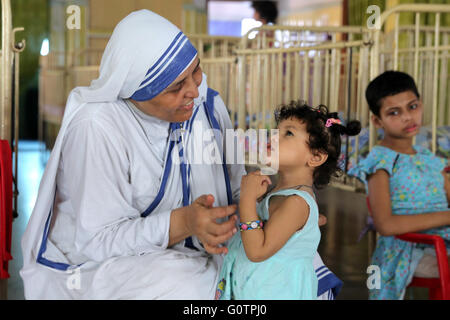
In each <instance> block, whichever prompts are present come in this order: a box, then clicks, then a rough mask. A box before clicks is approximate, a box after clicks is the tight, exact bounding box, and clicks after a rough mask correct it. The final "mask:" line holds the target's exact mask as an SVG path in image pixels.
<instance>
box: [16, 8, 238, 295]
mask: <svg viewBox="0 0 450 320" xmlns="http://www.w3.org/2000/svg"><path fill="white" fill-rule="evenodd" d="M199 64H200V61H199V58H198V56H197V51H196V49H195V48H194V47H193V46H192V44H191V43H190V41H189V40H188V39H187V37H186V36H185V35H184V34H183V33H182V32H181V31H180V30H179V29H178V28H177V27H175V26H174V25H173V24H172V23H170V22H169V21H167V20H166V19H164V18H162V17H161V16H159V15H157V14H155V13H153V12H151V11H148V10H140V11H137V12H133V13H131V14H130V15H128V16H127V17H126V18H124V19H123V20H122V21H121V22H120V23H119V24H118V25H117V26H116V28H115V29H114V31H113V34H112V36H111V38H110V40H109V42H108V44H107V47H106V49H105V52H104V54H103V57H102V61H101V65H100V75H99V78H98V79H96V80H94V81H92V83H91V85H90V87H78V88H75V89H74V90H72V92H71V93H70V95H69V98H68V101H67V104H66V108H65V112H64V117H63V121H62V124H61V128H60V131H59V133H58V137H57V139H56V142H55V146H54V148H53V150H52V153H51V156H50V158H49V161H48V163H47V166H46V169H45V172H44V175H43V178H42V181H41V184H40V186H39V192H38V197H37V200H36V204H35V207H34V209H33V212H32V215H31V217H30V220H29V223H28V225H27V228H26V231H25V233H24V236H23V238H22V251H23V257H24V265H23V268H22V269H21V272H20V275H21V277H22V279H23V282H24V289H25V298H26V299H213V298H214V294H215V286H216V283H217V277H218V269H219V268H220V265H221V262H222V255H221V254H222V253H226V250H227V249H226V247H224V246H222V245H221V243H224V242H225V241H226V240H228V239H229V238H230V237H231V236H232V235H233V233H234V232H236V227H235V223H236V219H237V217H236V215H235V210H236V206H235V205H234V204H233V203H236V202H237V201H238V200H237V199H238V197H239V186H240V180H241V176H242V175H243V174H245V169H244V165H243V164H235V165H225V164H224V163H223V162H222V163H221V162H220V161H216V160H217V155H215V154H212V152H209V153H208V152H203V150H205V149H208V150H213V149H211V148H207V147H208V146H209V145H210V144H211V143H215V144H216V147H217V148H219V150H220V152H223V154H224V153H225V151H226V150H222V149H221V148H222V147H223V146H222V143H220V141H219V140H216V138H217V139H221V137H216V136H215V135H210V137H209V138H210V139H208V135H206V134H205V132H206V129H211V130H214V131H213V132H224V130H226V129H231V128H232V125H231V121H230V118H229V115H228V112H227V109H226V107H225V105H224V103H223V100H222V99H221V98H220V96H219V95H218V94H217V92H215V91H213V90H212V89H209V88H208V86H207V83H206V76H205V75H204V74H203V73H202V70H201V68H200V65H199ZM205 137H206V138H205ZM199 153H200V154H201V155H202V157H200V161H199V159H198V157H197V159H193V158H194V156H198V154H199ZM208 157H212V159H208ZM194 160H196V161H194Z"/></svg>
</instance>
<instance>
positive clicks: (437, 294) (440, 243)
mask: <svg viewBox="0 0 450 320" xmlns="http://www.w3.org/2000/svg"><path fill="white" fill-rule="evenodd" d="M366 201H367V208H368V210H369V218H368V227H367V228H366V229H368V230H372V232H373V233H376V231H375V226H374V225H373V220H372V211H371V208H370V202H369V197H366ZM370 223H371V224H372V225H371V226H369V224H370ZM395 238H397V239H400V240H403V241H408V242H412V243H422V244H428V245H432V246H434V249H435V251H436V258H437V265H438V271H439V278H421V277H413V279H412V281H411V283H410V284H409V286H408V287H421V288H428V298H429V299H430V300H450V270H449V265H448V260H447V249H446V247H445V243H444V239H443V238H442V237H440V236H438V235H430V234H423V233H405V234H402V235H397V236H395ZM370 255H371V254H370Z"/></svg>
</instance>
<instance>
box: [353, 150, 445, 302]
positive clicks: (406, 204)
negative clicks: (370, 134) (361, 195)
mask: <svg viewBox="0 0 450 320" xmlns="http://www.w3.org/2000/svg"><path fill="white" fill-rule="evenodd" d="M414 149H415V150H416V152H417V153H416V154H414V155H409V154H403V153H398V152H395V151H393V150H391V149H389V148H386V147H383V146H375V147H374V148H373V149H372V151H371V152H370V153H369V155H368V156H367V158H365V159H364V160H362V161H361V162H360V163H359V164H358V165H357V166H355V167H353V168H352V169H351V170H350V171H349V172H348V174H349V175H352V176H355V177H357V178H358V179H360V180H361V181H363V182H364V183H365V185H366V191H367V178H368V176H369V175H371V174H373V173H375V172H376V171H378V170H385V171H386V172H387V173H388V174H389V185H390V188H389V189H390V190H389V192H390V196H391V206H392V214H398V215H407V214H410V215H412V214H421V213H427V212H438V211H446V210H448V202H447V196H446V193H445V189H444V177H443V175H442V171H443V170H444V167H445V166H446V165H447V160H445V159H443V158H439V157H436V156H435V155H433V154H432V153H431V152H430V151H429V150H428V149H425V148H423V147H420V146H414ZM424 233H430V234H437V235H440V236H442V237H443V238H444V239H445V240H446V244H447V247H449V244H450V242H449V240H450V226H444V227H440V228H435V229H431V230H427V231H425V232H424ZM423 248H424V247H423V246H420V245H417V244H413V243H411V242H406V241H402V240H398V239H395V237H394V236H380V237H379V239H378V241H377V245H376V248H375V251H374V253H373V256H372V265H377V266H379V267H380V271H381V287H380V289H372V290H369V298H370V299H402V298H403V296H404V293H405V289H406V287H407V285H408V284H409V283H410V282H411V279H412V276H413V274H414V271H415V269H416V267H417V264H418V263H419V260H420V259H421V258H422V256H423Z"/></svg>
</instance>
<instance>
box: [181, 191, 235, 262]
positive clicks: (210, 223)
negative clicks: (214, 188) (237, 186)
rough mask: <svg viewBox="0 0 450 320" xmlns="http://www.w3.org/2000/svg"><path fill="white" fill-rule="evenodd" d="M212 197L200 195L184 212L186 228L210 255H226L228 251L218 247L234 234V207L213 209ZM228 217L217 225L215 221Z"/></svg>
mask: <svg viewBox="0 0 450 320" xmlns="http://www.w3.org/2000/svg"><path fill="white" fill-rule="evenodd" d="M213 203H214V196H212V195H202V196H200V197H198V198H197V199H196V200H195V201H194V202H193V203H192V204H191V205H190V206H189V207H187V208H189V210H188V211H187V212H186V227H187V228H188V230H189V233H190V234H191V235H194V236H196V237H197V238H198V239H199V240H200V242H201V243H202V244H203V247H204V248H205V250H206V251H207V252H209V253H211V254H222V253H224V254H226V253H228V249H227V248H226V247H222V246H220V245H221V244H222V243H224V242H225V241H227V240H228V239H230V238H231V237H232V236H233V235H234V234H235V233H236V232H237V228H236V221H237V216H236V215H234V213H235V212H236V209H237V207H236V205H231V206H224V207H213V206H212V205H213ZM225 217H229V219H228V220H227V221H225V222H222V223H219V222H217V221H216V219H220V218H225Z"/></svg>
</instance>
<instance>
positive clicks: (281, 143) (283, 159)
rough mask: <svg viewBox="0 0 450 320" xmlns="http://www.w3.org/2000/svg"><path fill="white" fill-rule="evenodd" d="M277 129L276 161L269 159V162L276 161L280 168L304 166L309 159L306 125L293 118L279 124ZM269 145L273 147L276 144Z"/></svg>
mask: <svg viewBox="0 0 450 320" xmlns="http://www.w3.org/2000/svg"><path fill="white" fill-rule="evenodd" d="M277 129H279V134H278V137H277V139H278V159H273V157H271V162H272V163H273V161H278V166H279V167H280V168H281V167H292V166H298V165H302V164H306V163H307V162H308V160H309V158H310V157H311V151H310V149H309V146H308V141H309V134H308V133H307V131H306V124H304V123H303V122H302V121H300V120H298V119H295V118H291V119H285V120H283V121H281V122H280V123H279V125H278V128H277ZM271 145H272V146H275V145H276V143H272V144H271ZM274 151H275V150H272V152H273V154H272V155H275V154H276V152H274Z"/></svg>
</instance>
